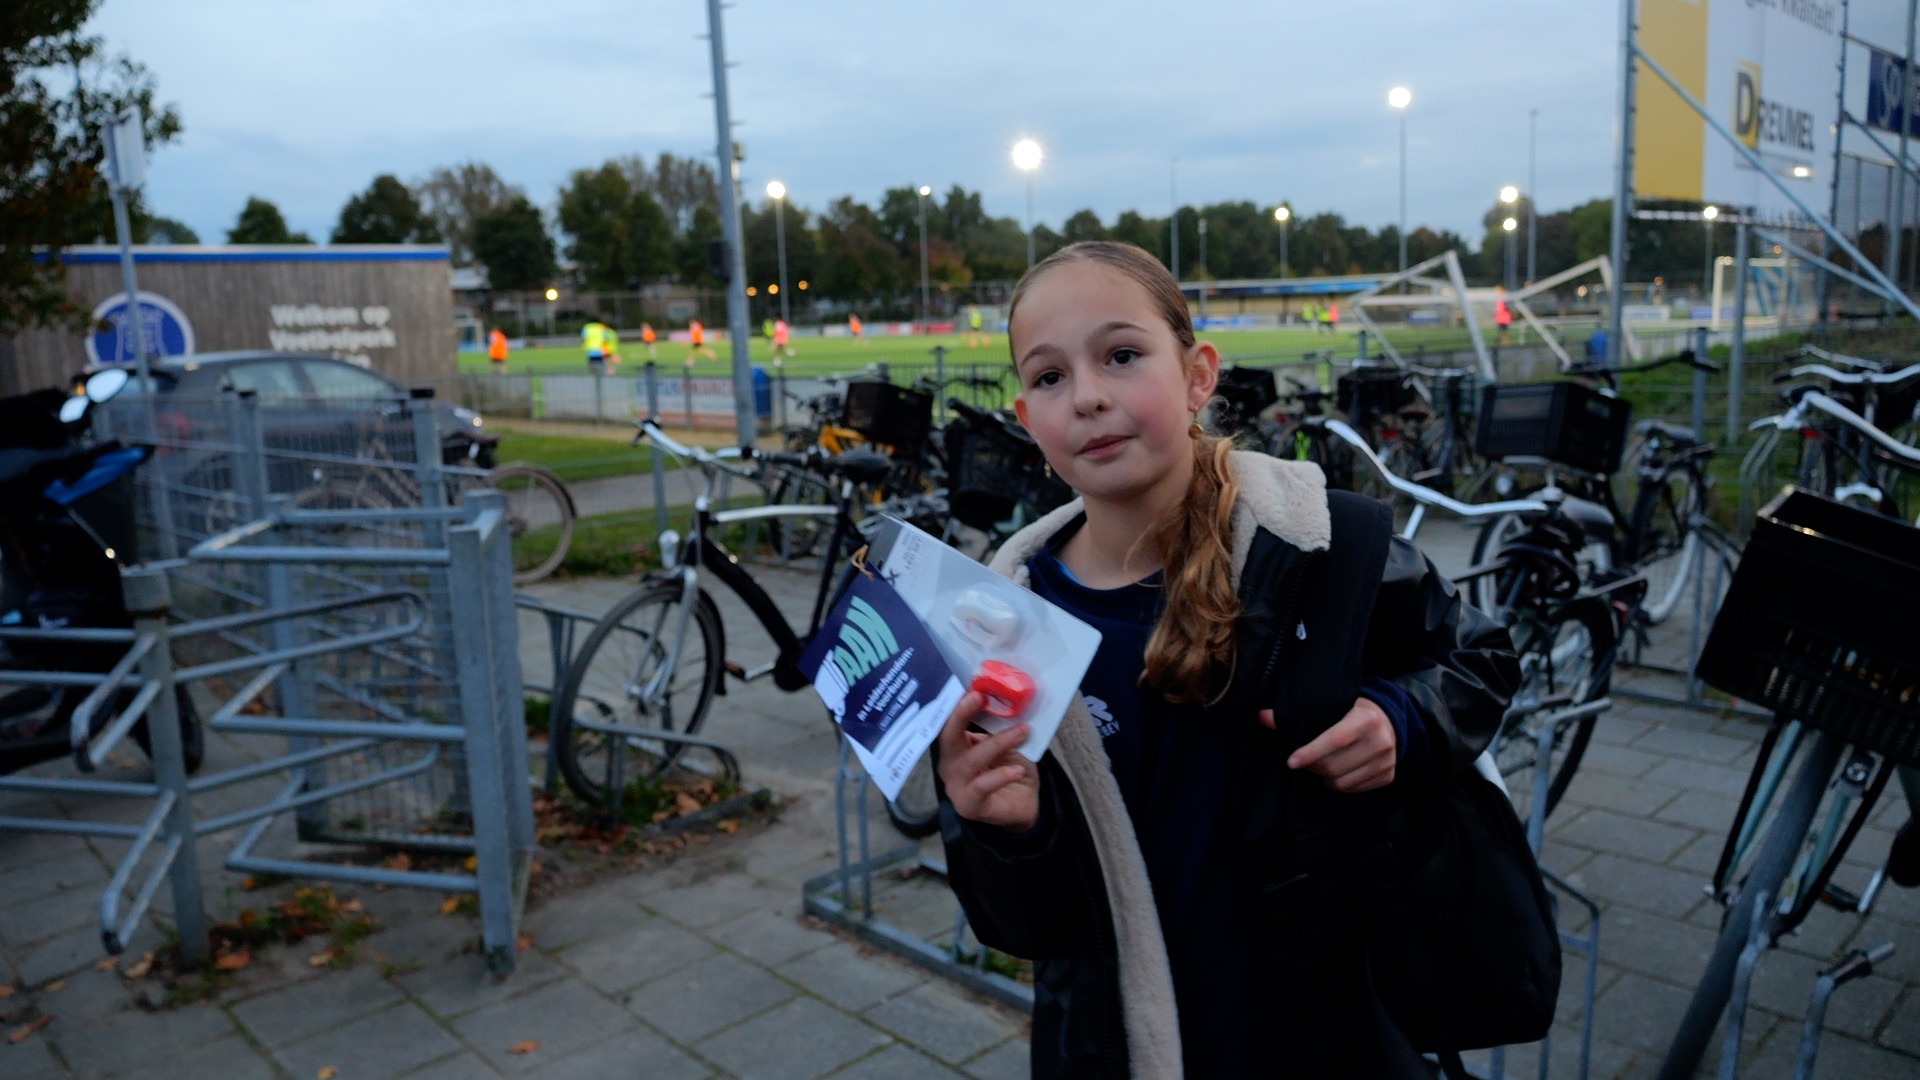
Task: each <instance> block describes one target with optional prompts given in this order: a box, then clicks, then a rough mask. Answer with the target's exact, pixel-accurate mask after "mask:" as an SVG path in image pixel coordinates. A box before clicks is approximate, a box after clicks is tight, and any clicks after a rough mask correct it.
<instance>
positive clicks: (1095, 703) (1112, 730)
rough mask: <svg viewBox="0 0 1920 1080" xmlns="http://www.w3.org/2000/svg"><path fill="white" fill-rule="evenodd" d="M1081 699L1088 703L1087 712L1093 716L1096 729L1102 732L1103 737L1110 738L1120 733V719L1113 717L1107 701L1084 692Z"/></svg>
mask: <svg viewBox="0 0 1920 1080" xmlns="http://www.w3.org/2000/svg"><path fill="white" fill-rule="evenodd" d="M1080 700H1081V701H1083V702H1085V703H1086V706H1087V714H1088V715H1089V716H1092V717H1093V726H1094V730H1096V731H1098V732H1100V737H1101V738H1103V739H1110V738H1112V737H1113V736H1114V735H1116V734H1118V733H1119V731H1120V721H1118V720H1115V719H1114V718H1113V712H1112V710H1110V709H1108V708H1107V703H1106V702H1104V701H1101V700H1100V699H1099V698H1097V697H1094V696H1093V695H1092V694H1083V695H1081V698H1080Z"/></svg>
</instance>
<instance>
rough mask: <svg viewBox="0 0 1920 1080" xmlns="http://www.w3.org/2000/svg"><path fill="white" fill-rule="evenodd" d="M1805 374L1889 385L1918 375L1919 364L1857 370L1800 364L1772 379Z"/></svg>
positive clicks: (1849, 383) (1844, 381)
mask: <svg viewBox="0 0 1920 1080" xmlns="http://www.w3.org/2000/svg"><path fill="white" fill-rule="evenodd" d="M1806 375H1812V376H1815V377H1817V378H1822V379H1825V380H1827V381H1828V382H1835V383H1840V384H1842V385H1845V386H1891V385H1893V384H1895V383H1899V382H1904V381H1906V380H1907V379H1910V378H1913V377H1915V376H1917V375H1920V364H1912V365H1910V366H1908V367H1903V368H1901V369H1900V370H1899V371H1858V372H1847V371H1838V370H1835V369H1834V368H1830V367H1828V366H1827V365H1825V364H1801V365H1800V366H1799V367H1795V368H1789V369H1787V371H1786V373H1785V374H1781V375H1775V376H1774V377H1773V381H1774V382H1777V383H1783V382H1788V381H1791V380H1793V379H1797V378H1801V377H1802V376H1806Z"/></svg>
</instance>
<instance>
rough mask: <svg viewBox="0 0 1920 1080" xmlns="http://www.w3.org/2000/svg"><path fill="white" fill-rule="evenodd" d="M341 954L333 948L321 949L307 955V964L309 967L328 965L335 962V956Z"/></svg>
mask: <svg viewBox="0 0 1920 1080" xmlns="http://www.w3.org/2000/svg"><path fill="white" fill-rule="evenodd" d="M339 955H340V954H339V953H337V952H335V951H334V950H332V949H321V950H320V951H319V952H317V953H314V954H313V955H312V956H309V957H307V966H308V967H326V966H327V965H328V964H331V963H333V958H334V957H336V956H339Z"/></svg>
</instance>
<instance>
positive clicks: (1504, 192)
mask: <svg viewBox="0 0 1920 1080" xmlns="http://www.w3.org/2000/svg"><path fill="white" fill-rule="evenodd" d="M1519 201H1520V189H1519V188H1517V187H1514V186H1513V185H1512V184H1508V185H1507V186H1506V187H1503V188H1501V189H1500V205H1502V206H1504V207H1506V208H1507V219H1506V220H1505V221H1502V222H1501V223H1500V227H1501V228H1502V229H1504V230H1506V233H1507V263H1506V266H1507V291H1508V292H1512V291H1513V288H1514V285H1513V278H1514V274H1515V272H1516V271H1515V269H1514V263H1515V262H1516V261H1517V260H1516V259H1515V258H1514V254H1513V231H1514V229H1516V228H1517V227H1518V226H1519V222H1518V221H1516V220H1514V217H1513V205H1514V204H1515V203H1517V202H1519Z"/></svg>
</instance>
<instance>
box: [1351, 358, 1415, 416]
mask: <svg viewBox="0 0 1920 1080" xmlns="http://www.w3.org/2000/svg"><path fill="white" fill-rule="evenodd" d="M1416 396H1417V395H1416V394H1415V393H1414V389H1413V380H1412V378H1411V377H1409V376H1408V375H1407V373H1406V372H1404V371H1401V370H1399V369H1398V368H1378V367H1376V368H1354V369H1353V370H1352V371H1349V372H1347V373H1346V374H1345V375H1342V376H1340V378H1339V380H1338V382H1337V383H1336V384H1335V386H1334V397H1333V403H1334V405H1335V406H1337V407H1338V408H1339V410H1340V411H1341V412H1343V413H1346V414H1347V415H1348V416H1353V415H1355V414H1356V413H1358V412H1367V413H1370V414H1372V415H1374V416H1388V415H1391V414H1393V413H1397V412H1399V411H1400V410H1401V409H1404V408H1406V407H1407V406H1409V405H1411V404H1413V399H1414V398H1415V397H1416Z"/></svg>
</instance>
